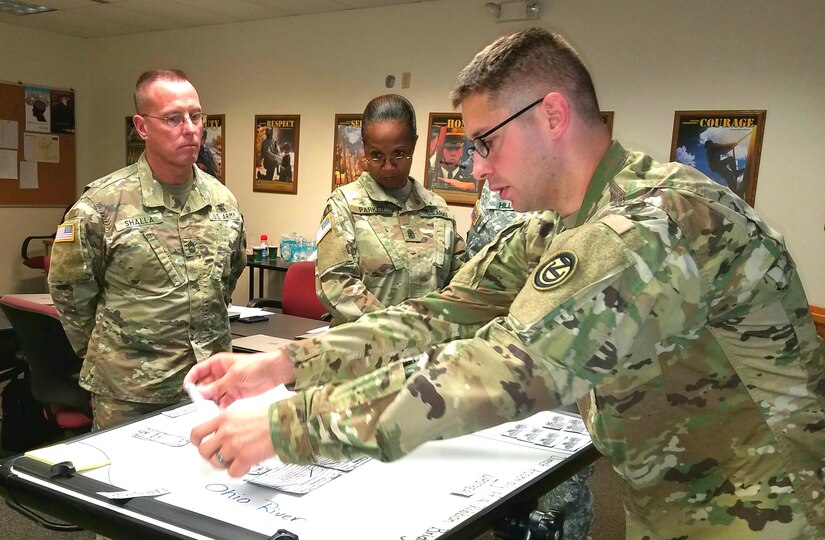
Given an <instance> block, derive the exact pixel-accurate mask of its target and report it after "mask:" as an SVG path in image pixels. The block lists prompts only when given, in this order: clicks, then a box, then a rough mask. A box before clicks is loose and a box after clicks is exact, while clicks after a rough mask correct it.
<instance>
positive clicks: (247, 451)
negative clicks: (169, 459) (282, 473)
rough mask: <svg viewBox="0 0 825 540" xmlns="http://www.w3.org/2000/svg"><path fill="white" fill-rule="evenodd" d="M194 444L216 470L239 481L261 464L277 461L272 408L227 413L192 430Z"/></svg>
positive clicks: (191, 438)
mask: <svg viewBox="0 0 825 540" xmlns="http://www.w3.org/2000/svg"><path fill="white" fill-rule="evenodd" d="M189 440H190V441H192V444H194V445H195V446H197V447H198V452H200V455H201V456H203V458H204V459H206V460H208V461H209V462H210V463H211V464H212V466H214V467H217V468H221V469H226V470H227V472H228V473H229V476H232V477H235V478H238V477H240V476H243V475H244V474H246V473H247V472H249V469H250V468H252V467H253V466H254V465H256V464H258V463H260V462H261V461H263V460H265V459H267V458H270V457H273V456H274V455H275V449H274V448H273V447H272V439H271V437H270V435H269V406H268V405H265V406H263V407H259V408H256V409H247V410H241V411H225V412H222V413H221V414H219V415H218V416H216V417H215V418H213V419H211V420H209V421H207V422H204V423H203V424H201V425H199V426H195V427H194V428H192V432H191V433H190V435H189Z"/></svg>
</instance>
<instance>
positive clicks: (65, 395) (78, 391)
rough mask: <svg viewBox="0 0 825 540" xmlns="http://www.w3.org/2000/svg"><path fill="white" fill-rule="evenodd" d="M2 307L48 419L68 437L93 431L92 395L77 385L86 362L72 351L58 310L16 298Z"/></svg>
mask: <svg viewBox="0 0 825 540" xmlns="http://www.w3.org/2000/svg"><path fill="white" fill-rule="evenodd" d="M0 307H1V308H2V309H3V312H4V313H5V314H6V317H7V318H8V320H9V322H10V323H11V326H12V328H13V329H14V331H15V333H16V334H17V339H18V341H19V343H20V349H21V351H22V352H23V356H24V359H25V361H26V363H27V364H28V367H29V372H30V374H31V377H30V379H31V391H32V395H33V396H34V398H35V399H36V400H37V401H39V402H40V403H41V404H42V405H43V414H44V416H45V417H46V418H47V419H48V420H49V421H50V422H52V423H53V424H55V425H56V426H57V427H59V428H60V429H62V430H63V431H64V433H65V434H66V435H75V434H78V433H84V432H86V431H89V429H91V425H92V419H91V417H92V408H91V404H90V401H89V392H87V391H86V390H84V389H83V388H81V387H80V386H79V385H78V383H77V379H78V374H79V373H80V366H81V364H82V363H83V361H82V359H81V358H79V357H78V356H77V355H76V354H75V352H74V350H73V349H72V346H71V344H70V343H69V338H68V337H66V332H65V331H64V330H63V326H61V324H60V319H58V316H57V310H56V309H55V308H54V306H49V305H46V304H40V303H37V302H32V301H30V300H26V299H24V298H21V297H19V296H15V295H5V296H2V297H0Z"/></svg>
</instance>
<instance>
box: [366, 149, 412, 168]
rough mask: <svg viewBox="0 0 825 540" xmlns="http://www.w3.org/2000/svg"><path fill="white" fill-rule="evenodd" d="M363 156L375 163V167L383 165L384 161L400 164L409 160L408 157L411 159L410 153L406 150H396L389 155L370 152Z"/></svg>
mask: <svg viewBox="0 0 825 540" xmlns="http://www.w3.org/2000/svg"><path fill="white" fill-rule="evenodd" d="M364 157H366V158H367V159H368V160H369V161H372V163H373V164H374V165H376V166H377V167H383V166H384V163H386V162H387V161H389V162H390V163H391V164H393V165H398V164H400V163H402V162H404V161H407V160H410V159H412V154H408V153H407V152H404V151H398V152H396V153H395V154H393V155H392V156H389V157H387V156H385V155H384V154H380V153H377V154H372V155H369V156H364Z"/></svg>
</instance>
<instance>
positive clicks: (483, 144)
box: [467, 96, 544, 158]
mask: <svg viewBox="0 0 825 540" xmlns="http://www.w3.org/2000/svg"><path fill="white" fill-rule="evenodd" d="M542 101H544V97H543V96H542V97H540V98H539V99H537V100H536V101H534V102H533V103H531V104H530V105H528V106H526V107H525V108H523V109H521V110H520V111H518V112H517V113H515V114H513V115H512V116H510V117H509V118H506V119H505V120H504V121H503V122H501V123H500V124H498V125H497V126H495V127H494V128H492V129H488V130H487V131H485V132H484V133H482V134H481V135H479V136H478V137H476V138H475V139H473V147H472V148H470V149H468V150H467V153H468V154H469V156H470V157H473V154H475V153H476V152H478V155H479V156H481V157H483V158H486V157H487V156H488V155H489V154H490V147H489V146H487V141H485V140H484V139H486V138H487V137H489V136H490V135H492V134H493V133H495V132H496V131H498V130H499V129H501V128H503V127H504V126H506V125H507V123H509V122H512V121H513V120H515V119H516V118H518V117H519V116H521V115H522V114H524V113H526V112H527V111H529V110H530V109H532V108H533V107H535V106H536V105H538V104H539V103H541V102H542Z"/></svg>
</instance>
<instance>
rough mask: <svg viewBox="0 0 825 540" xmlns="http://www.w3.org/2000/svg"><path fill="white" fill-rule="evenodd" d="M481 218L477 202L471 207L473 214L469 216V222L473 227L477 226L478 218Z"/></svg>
mask: <svg viewBox="0 0 825 540" xmlns="http://www.w3.org/2000/svg"><path fill="white" fill-rule="evenodd" d="M480 217H481V212H479V210H478V201H476V203H475V204H474V205H473V213H472V214H470V220H471V221H472V222H473V227H475V226H476V225H477V224H478V218H480Z"/></svg>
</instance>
